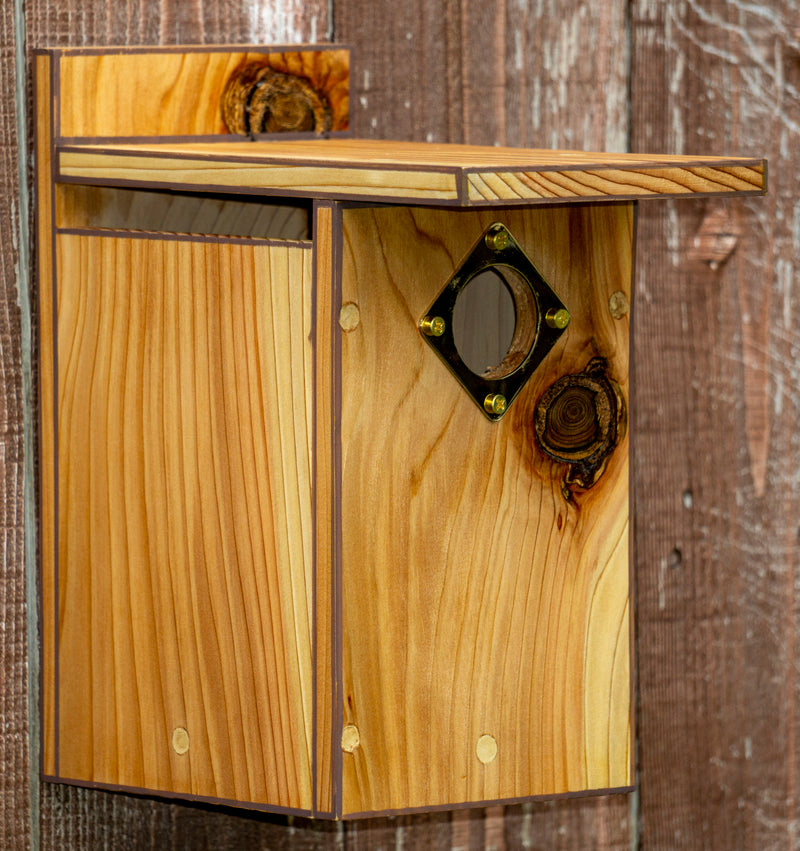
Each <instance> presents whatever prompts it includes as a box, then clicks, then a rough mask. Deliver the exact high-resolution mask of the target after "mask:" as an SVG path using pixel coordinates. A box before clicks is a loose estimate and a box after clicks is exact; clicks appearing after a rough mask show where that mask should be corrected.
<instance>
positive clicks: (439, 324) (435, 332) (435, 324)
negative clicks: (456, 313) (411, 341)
mask: <svg viewBox="0 0 800 851" xmlns="http://www.w3.org/2000/svg"><path fill="white" fill-rule="evenodd" d="M445 326H446V323H445V321H444V319H442V317H441V316H426V317H425V318H424V319H423V320H422V322H420V323H419V327H420V329H421V330H422V333H423V334H425V336H426V337H441V336H442V334H444V329H445Z"/></svg>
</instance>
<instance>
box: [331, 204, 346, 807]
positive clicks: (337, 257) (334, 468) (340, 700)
mask: <svg viewBox="0 0 800 851" xmlns="http://www.w3.org/2000/svg"><path fill="white" fill-rule="evenodd" d="M331 225H332V229H333V234H332V255H333V256H332V264H331V266H332V270H333V274H332V276H331V277H332V280H331V289H332V292H333V299H332V302H333V309H332V310H331V340H332V342H333V388H332V391H333V392H332V394H331V395H332V405H331V408H332V411H331V448H332V454H333V459H332V460H333V463H332V464H331V474H332V476H333V481H332V482H331V501H332V503H333V504H332V506H331V544H332V546H331V609H332V613H331V662H332V665H333V672H332V673H333V676H332V678H331V680H332V684H333V689H332V692H333V693H332V695H331V700H332V706H331V711H332V713H333V714H332V718H333V719H334V722H333V730H332V733H331V756H332V759H331V763H332V765H331V772H332V779H331V790H332V809H333V813H334V816H335V817H336V818H340V817H341V815H342V810H343V795H344V790H343V788H342V786H343V782H342V781H343V778H342V748H341V739H342V728H343V726H344V683H343V665H344V659H343V649H342V648H343V628H342V621H343V604H342V569H343V565H342V533H343V529H342V334H341V329H340V328H339V323H338V321H337V320H338V314H337V310H336V305H337V304H341V302H342V255H343V245H342V242H343V233H342V208H341V206H340V205H338V204H337V205H336V206H335V207H334V209H333V221H332V223H331Z"/></svg>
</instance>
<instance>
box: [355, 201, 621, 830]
mask: <svg viewBox="0 0 800 851" xmlns="http://www.w3.org/2000/svg"><path fill="white" fill-rule="evenodd" d="M498 216H500V218H501V219H502V220H503V221H504V222H505V223H506V224H507V226H508V227H509V229H510V230H511V231H512V233H514V234H515V235H516V237H517V239H518V240H519V241H520V243H521V244H522V245H523V246H524V247H525V249H526V250H527V251H528V252H529V253H530V254H531V256H532V258H533V260H534V263H535V264H536V265H537V267H538V268H539V269H540V271H541V273H542V274H543V276H544V277H545V279H546V280H548V281H550V282H551V285H552V286H553V287H554V289H555V290H556V292H557V293H558V294H559V297H560V298H561V299H562V300H563V301H564V302H565V303H566V304H568V305H569V306H570V310H571V312H572V315H573V320H572V322H571V324H570V326H569V330H568V331H567V332H566V333H565V335H564V337H563V338H562V339H561V340H559V342H558V344H557V345H556V347H555V348H554V349H553V351H552V353H551V354H550V356H549V357H548V358H547V359H546V360H545V362H544V363H543V364H542V366H541V367H540V368H539V369H538V370H537V371H536V372H535V373H534V375H533V376H532V378H531V379H530V381H529V382H528V384H527V385H526V386H525V388H524V389H523V391H522V392H521V393H520V395H519V397H518V398H517V399H516V401H515V402H514V404H513V406H512V407H511V409H510V411H509V413H508V414H507V415H506V417H505V418H504V419H503V420H501V421H500V422H499V423H493V422H491V421H489V420H487V419H486V417H484V416H483V414H482V413H481V411H479V410H478V409H477V407H476V405H475V404H474V402H473V401H472V400H471V399H469V398H468V396H467V395H466V393H465V392H464V391H463V390H462V388H461V387H460V385H459V384H458V383H457V381H456V380H455V379H454V378H453V376H452V375H451V374H450V373H449V371H448V370H447V369H446V368H445V367H444V365H443V364H442V363H441V362H440V360H439V358H438V357H437V356H436V354H435V353H434V352H432V351H431V349H430V348H429V347H428V346H427V345H426V344H425V343H424V342H423V340H422V339H421V336H420V334H419V331H418V329H417V327H416V323H417V321H418V320H419V318H420V317H421V316H423V315H424V314H425V311H426V310H427V308H428V306H429V304H430V303H431V302H432V301H433V299H434V298H435V297H436V296H437V295H438V293H439V291H440V289H441V288H442V287H443V286H444V284H445V283H446V282H447V280H448V278H449V277H450V275H451V274H452V272H453V270H454V269H455V268H456V267H457V265H458V264H459V263H460V262H461V260H462V259H463V257H464V256H466V254H467V252H468V251H469V250H470V248H471V247H472V244H473V243H474V242H475V240H476V239H477V238H479V237H480V235H481V233H482V232H483V230H484V229H485V228H486V227H488V225H489V224H490V223H491V222H492V221H493V220H494V219H495V218H496V217H498ZM631 239H632V207H631V205H619V206H607V207H584V208H579V209H574V210H566V209H561V210H559V209H557V208H551V209H548V210H544V211H526V212H525V213H504V214H502V215H500V214H499V213H498V211H491V212H488V213H483V214H475V213H466V212H458V213H436V212H431V211H425V212H423V211H413V210H408V209H402V208H401V209H394V208H389V209H385V210H375V211H372V210H352V211H346V212H345V214H344V242H345V252H344V257H343V272H342V303H343V304H350V305H355V306H357V308H358V311H359V313H360V324H359V325H358V326H357V327H356V328H353V329H351V330H346V331H345V332H344V333H343V339H342V411H341V418H342V464H343V466H342V525H343V553H342V568H341V569H342V577H343V579H342V581H343V629H344V640H343V654H344V661H343V674H344V695H343V707H344V724H345V725H355V727H357V728H358V730H359V733H360V744H359V746H358V747H357V748H355V750H353V751H352V753H347V754H345V756H344V772H343V778H344V779H343V782H344V801H343V805H344V812H345V813H348V812H349V813H353V812H355V813H358V812H363V811H367V810H390V809H398V808H403V807H422V806H436V805H443V804H447V803H460V802H466V801H491V800H497V799H510V798H519V797H524V796H529V795H548V794H556V793H565V792H568V791H578V790H583V789H587V788H588V789H607V788H614V787H617V788H618V787H622V786H627V785H629V783H630V780H631V748H630V732H631V730H630V711H631V705H630V680H629V672H630V666H629V662H630V641H629V632H630V621H629V598H628V490H627V489H628V460H627V445H628V444H627V440H626V439H623V440H621V441H620V444H619V445H618V446H617V448H616V449H615V451H614V453H613V455H612V456H611V460H610V462H609V466H608V468H607V469H606V472H605V473H604V474H603V476H602V477H601V478H600V480H599V481H598V483H597V484H596V485H595V486H594V488H592V489H591V490H587V491H585V492H582V493H580V494H577V493H576V494H575V495H574V497H573V501H572V502H570V503H567V502H566V501H565V499H564V497H563V496H562V493H561V487H562V478H563V475H564V470H563V468H562V467H560V465H558V464H553V463H551V462H550V461H549V460H547V459H546V458H545V457H543V456H542V455H541V453H540V451H539V450H538V449H537V447H536V444H535V441H534V439H533V428H532V421H533V410H534V406H535V405H536V401H537V400H538V399H539V397H540V396H541V394H542V393H543V392H544V390H545V389H546V388H547V387H549V386H550V384H551V383H552V382H553V381H555V380H556V379H557V378H560V377H561V376H562V375H566V374H569V373H574V372H580V371H581V370H582V369H584V368H585V366H586V363H587V362H588V360H589V359H590V358H591V357H592V356H596V355H599V356H602V357H605V358H606V359H607V360H608V362H609V372H610V375H611V376H612V378H613V379H614V380H615V381H616V382H618V384H619V385H620V387H621V388H623V393H627V387H628V382H627V375H628V321H627V317H624V318H623V319H622V320H619V319H614V318H612V317H611V316H610V314H609V310H608V301H609V297H610V296H611V294H612V293H613V292H615V291H623V292H627V293H629V292H630V280H631V265H630V263H631ZM422 246H425V248H423V247H422ZM565 258H569V260H568V261H566V260H565ZM587 281H590V282H591V286H588V285H587ZM487 734H488V735H490V736H492V737H493V739H494V740H495V741H496V745H497V757H496V758H495V759H493V760H491V761H489V762H488V763H487V764H485V765H484V764H482V763H481V761H480V760H479V758H478V756H477V755H476V747H477V743H478V742H479V740H480V739H481V737H483V736H486V735H487Z"/></svg>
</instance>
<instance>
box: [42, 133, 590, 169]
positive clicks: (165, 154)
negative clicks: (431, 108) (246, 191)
mask: <svg viewBox="0 0 800 851" xmlns="http://www.w3.org/2000/svg"><path fill="white" fill-rule="evenodd" d="M286 138H287V137H286V136H284V135H283V134H281V136H280V138H279V134H277V133H275V134H274V135H273V136H271V137H267V138H266V139H263V140H262V141H266V142H279V141H282V140H285V139H286ZM311 138H312V139H314V140H319V141H324V137H320V136H312V137H311ZM221 139H222V140H224V141H225V142H226V143H230V144H232V145H240V146H241V148H242V150H247V146H248V143H250V140H249V139H248V138H247V137H245V136H214V137H213V138H212V139H211V141H212V142H219V141H220V140H221ZM161 141H162V140H161V139H158V140H157V142H156V143H155V144H159V145H160V143H161ZM120 145H122V143H120ZM62 154H78V155H81V154H82V155H83V156H87V155H89V156H104V157H124V158H125V159H128V158H129V157H142V158H143V159H159V160H179V161H180V160H197V161H199V162H211V163H216V162H218V163H224V164H225V165H232V164H235V165H236V166H238V165H257V166H263V167H264V169H265V170H268V169H270V168H273V167H277V166H290V167H291V168H304V167H306V166H308V167H309V168H336V169H342V170H343V171H385V172H395V171H401V172H404V171H418V172H422V173H424V174H449V175H452V176H453V177H454V178H456V179H457V178H458V177H459V176H460V175H461V173H462V172H463V171H464V169H463V168H462V167H461V166H457V165H437V164H435V163H430V164H429V163H422V164H421V163H413V162H389V163H386V162H379V163H375V162H370V161H369V160H366V159H361V160H355V159H346V160H345V159H343V160H335V159H333V160H324V159H322V158H317V157H303V158H299V157H287V156H283V157H269V159H265V157H264V154H263V153H262V154H258V153H255V152H254V153H253V154H252V156H239V155H238V154H236V155H234V156H231V154H230V153H222V152H210V151H199V152H195V151H191V150H182V151H162V150H154V149H152V148H145V149H142V150H130V149H128V148H123V147H120V146H117V145H116V143H114V142H112V143H110V146H109V147H100V146H98V147H93V148H91V149H90V150H87V147H86V146H85V145H82V144H78V145H69V144H60V143H59V144H58V145H56V157H57V158H58V160H59V171H60V170H61V155H62ZM507 170H508V169H506V171H507ZM532 170H533V169H531V171H532ZM543 170H544V169H541V168H540V169H539V171H543ZM551 170H552V171H555V169H551ZM559 170H562V169H559ZM580 170H582V171H585V169H580ZM479 171H482V172H486V171H487V169H480V170H479ZM501 171H502V170H501ZM515 171H521V169H517V168H516V167H515Z"/></svg>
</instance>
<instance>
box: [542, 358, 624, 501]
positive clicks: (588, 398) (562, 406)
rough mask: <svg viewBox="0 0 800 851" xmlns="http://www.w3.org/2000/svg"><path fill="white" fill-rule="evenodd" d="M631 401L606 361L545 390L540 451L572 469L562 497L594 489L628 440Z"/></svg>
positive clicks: (593, 361)
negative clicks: (620, 445) (627, 404)
mask: <svg viewBox="0 0 800 851" xmlns="http://www.w3.org/2000/svg"><path fill="white" fill-rule="evenodd" d="M625 425H626V411H625V400H624V399H623V397H622V392H621V390H620V388H619V385H618V384H617V383H616V382H615V381H613V380H612V379H611V378H610V377H609V375H608V363H607V362H606V360H605V359H604V358H592V359H591V360H590V361H589V363H588V364H587V365H586V369H585V370H584V371H583V372H579V373H574V374H572V375H565V376H563V377H561V378H559V379H558V381H556V382H554V383H553V384H551V385H550V387H548V388H547V390H545V391H544V393H543V394H542V396H541V398H540V399H539V401H538V402H537V403H536V410H535V411H534V433H535V435H536V442H537V443H538V445H539V448H540V449H541V450H542V452H544V453H545V454H546V455H548V456H549V457H550V458H553V459H555V460H556V461H559V462H561V463H562V464H566V465H567V472H566V473H565V475H564V482H563V485H562V493H563V494H564V498H565V499H567V500H569V499H571V496H572V491H571V490H570V489H571V488H572V487H573V486H577V487H580V488H583V489H588V488H591V487H592V486H593V485H595V484H596V483H597V481H598V479H599V478H600V476H602V475H603V472H604V471H605V468H606V465H607V464H608V460H609V458H610V457H611V454H612V453H613V451H614V449H615V448H616V446H617V444H618V443H619V441H620V440H622V438H623V437H624V436H625Z"/></svg>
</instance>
